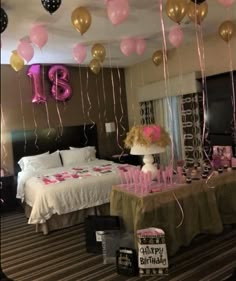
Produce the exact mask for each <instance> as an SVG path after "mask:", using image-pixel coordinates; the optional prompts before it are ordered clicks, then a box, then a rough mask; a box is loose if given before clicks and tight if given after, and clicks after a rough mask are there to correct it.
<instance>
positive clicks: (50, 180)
mask: <svg viewBox="0 0 236 281" xmlns="http://www.w3.org/2000/svg"><path fill="white" fill-rule="evenodd" d="M36 136H37V137H36ZM12 143H13V156H14V170H15V174H16V175H17V179H18V180H17V198H18V199H20V200H21V202H22V203H23V205H24V209H25V214H26V217H27V218H28V223H29V224H33V225H35V226H36V231H37V232H43V233H44V234H48V233H49V232H50V231H52V230H56V229H60V228H65V227H68V226H72V225H74V224H78V223H81V222H83V221H84V218H85V217H86V216H87V215H89V214H98V213H99V214H103V215H107V214H109V211H110V209H109V201H110V192H111V188H112V186H113V185H115V184H119V175H118V174H119V169H124V167H125V165H121V164H116V163H113V162H111V161H106V160H102V159H99V150H98V143H97V129H96V125H93V126H92V125H91V124H88V125H82V126H71V127H64V128H63V133H61V130H60V128H58V129H38V130H37V132H36V133H35V131H34V130H29V131H13V132H12ZM92 148H95V149H94V150H92V151H93V153H92V154H91V153H90V150H91V149H92ZM88 149H89V153H88ZM35 155H37V156H36V157H35ZM91 155H92V156H91ZM30 156H33V157H30ZM22 159H23V160H24V161H23V160H22ZM35 159H36V160H35ZM58 159H59V160H58ZM26 160H27V161H26ZM57 161H61V162H62V163H63V164H64V165H63V166H62V165H59V164H57V163H58V162H57ZM38 167H40V168H38Z"/></svg>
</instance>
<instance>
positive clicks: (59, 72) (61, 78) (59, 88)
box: [48, 65, 72, 101]
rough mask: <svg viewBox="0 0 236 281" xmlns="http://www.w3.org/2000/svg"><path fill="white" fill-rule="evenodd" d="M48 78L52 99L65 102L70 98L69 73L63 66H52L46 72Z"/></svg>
mask: <svg viewBox="0 0 236 281" xmlns="http://www.w3.org/2000/svg"><path fill="white" fill-rule="evenodd" d="M48 77H49V79H50V80H51V81H52V83H53V86H52V90H51V94H52V97H53V98H54V99H55V100H58V101H66V100H68V99H69V98H70V97H71V96H72V89H71V86H70V85H69V83H68V81H69V71H68V69H67V68H66V67H65V66H63V65H54V66H52V67H51V68H50V69H49V71H48Z"/></svg>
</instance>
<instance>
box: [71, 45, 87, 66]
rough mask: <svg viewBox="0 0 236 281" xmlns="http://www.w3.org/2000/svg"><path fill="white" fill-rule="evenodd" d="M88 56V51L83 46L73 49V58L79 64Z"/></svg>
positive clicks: (76, 46)
mask: <svg viewBox="0 0 236 281" xmlns="http://www.w3.org/2000/svg"><path fill="white" fill-rule="evenodd" d="M86 56H87V49H86V47H85V46H84V45H82V44H76V45H75V46H74V48H73V57H74V59H75V60H76V61H77V62H78V63H82V62H83V61H84V60H85V58H86Z"/></svg>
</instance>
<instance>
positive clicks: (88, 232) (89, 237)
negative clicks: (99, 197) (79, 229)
mask: <svg viewBox="0 0 236 281" xmlns="http://www.w3.org/2000/svg"><path fill="white" fill-rule="evenodd" d="M105 230H120V219H119V217H118V216H95V215H94V216H92V215H91V216H88V217H87V218H86V219H85V238H86V249H87V252H88V253H94V254H102V234H103V231H105Z"/></svg>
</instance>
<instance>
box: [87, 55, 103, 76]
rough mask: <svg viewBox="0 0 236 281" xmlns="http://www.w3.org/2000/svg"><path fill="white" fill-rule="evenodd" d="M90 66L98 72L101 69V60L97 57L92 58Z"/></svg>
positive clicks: (95, 72) (94, 71)
mask: <svg viewBox="0 0 236 281" xmlns="http://www.w3.org/2000/svg"><path fill="white" fill-rule="evenodd" d="M89 68H90V70H91V71H92V72H93V73H94V74H98V73H99V72H100V69H101V64H100V61H99V60H97V59H92V60H91V61H90V63H89Z"/></svg>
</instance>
